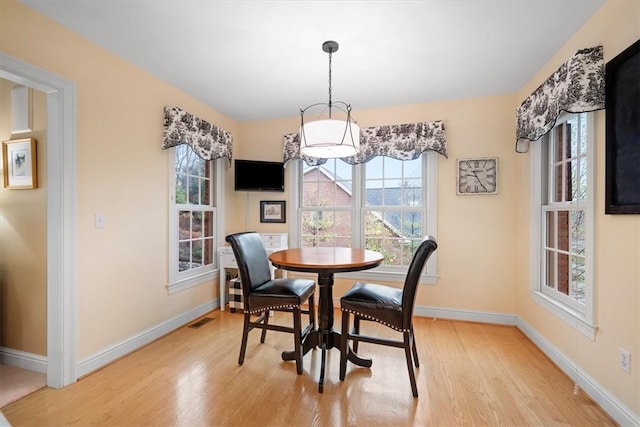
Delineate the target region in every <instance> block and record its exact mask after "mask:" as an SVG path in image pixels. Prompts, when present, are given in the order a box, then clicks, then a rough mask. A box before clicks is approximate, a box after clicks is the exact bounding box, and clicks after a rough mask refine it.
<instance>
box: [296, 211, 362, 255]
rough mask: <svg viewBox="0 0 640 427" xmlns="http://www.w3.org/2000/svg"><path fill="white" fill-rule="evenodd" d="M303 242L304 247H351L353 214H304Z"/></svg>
mask: <svg viewBox="0 0 640 427" xmlns="http://www.w3.org/2000/svg"><path fill="white" fill-rule="evenodd" d="M302 242H303V246H304V247H316V246H321V247H328V246H334V245H335V246H344V247H351V212H350V211H348V212H336V211H305V212H303V213H302Z"/></svg>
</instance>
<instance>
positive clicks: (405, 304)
mask: <svg viewBox="0 0 640 427" xmlns="http://www.w3.org/2000/svg"><path fill="white" fill-rule="evenodd" d="M437 247H438V244H437V243H436V241H435V239H434V238H433V237H432V236H425V237H424V238H423V239H422V242H420V245H419V246H418V249H416V251H415V253H414V254H413V258H412V259H411V264H409V269H408V270H407V277H406V278H405V279H404V288H403V290H402V323H403V327H404V328H409V327H410V326H411V319H412V317H413V307H414V304H415V299H416V291H417V290H418V283H419V282H420V275H421V274H422V269H423V268H424V266H425V264H426V263H427V260H428V259H429V257H430V256H431V254H432V253H433V252H434V251H435V250H436V248H437Z"/></svg>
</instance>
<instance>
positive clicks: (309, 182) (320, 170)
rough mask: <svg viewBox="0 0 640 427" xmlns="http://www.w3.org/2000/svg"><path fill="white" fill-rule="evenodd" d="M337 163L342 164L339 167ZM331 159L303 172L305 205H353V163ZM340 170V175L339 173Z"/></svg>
mask: <svg viewBox="0 0 640 427" xmlns="http://www.w3.org/2000/svg"><path fill="white" fill-rule="evenodd" d="M337 163H341V164H342V165H341V166H340V167H339V168H338V167H337V165H336V164H337ZM343 165H346V163H344V162H342V161H337V160H335V159H330V160H329V161H327V163H325V164H324V165H321V166H314V167H311V168H307V169H305V170H304V172H303V185H302V199H303V206H351V205H352V182H351V175H352V172H351V169H352V167H351V165H348V167H345V166H343ZM338 170H339V173H340V175H338V174H337V171H338Z"/></svg>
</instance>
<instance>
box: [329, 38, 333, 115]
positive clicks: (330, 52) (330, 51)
mask: <svg viewBox="0 0 640 427" xmlns="http://www.w3.org/2000/svg"><path fill="white" fill-rule="evenodd" d="M332 53H333V49H329V118H331V54H332Z"/></svg>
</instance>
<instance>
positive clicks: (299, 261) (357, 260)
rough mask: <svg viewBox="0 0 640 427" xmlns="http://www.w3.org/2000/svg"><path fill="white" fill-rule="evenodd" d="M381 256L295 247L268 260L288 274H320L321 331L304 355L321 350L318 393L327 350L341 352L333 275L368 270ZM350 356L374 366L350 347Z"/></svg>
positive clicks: (306, 344) (305, 345)
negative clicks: (334, 316)
mask: <svg viewBox="0 0 640 427" xmlns="http://www.w3.org/2000/svg"><path fill="white" fill-rule="evenodd" d="M383 259H384V257H383V256H382V254H380V253H378V252H375V251H370V250H367V249H354V248H341V247H338V248H333V247H331V248H320V247H312V248H292V249H285V250H281V251H277V252H273V253H272V254H270V255H269V261H271V264H273V266H274V267H276V268H280V269H283V270H289V271H299V272H304V273H316V274H317V275H318V289H319V293H320V297H319V300H318V328H317V329H316V330H314V331H311V332H310V333H309V334H308V335H307V337H306V338H305V340H304V342H303V354H307V352H308V351H309V350H311V349H312V348H315V347H319V348H321V349H322V362H321V363H322V364H321V368H320V378H319V381H318V390H319V391H320V393H322V391H323V386H324V368H325V363H326V355H327V350H329V349H332V348H336V349H338V350H339V349H340V332H337V331H334V330H333V275H334V274H335V273H344V272H349V271H360V270H368V269H371V268H374V267H377V266H378V265H380V264H381V263H382V260H383ZM348 351H349V354H348V355H347V357H348V359H349V361H350V362H352V363H354V364H356V365H359V366H364V367H371V364H372V361H371V359H365V358H361V357H359V356H358V355H357V354H356V353H355V352H354V351H353V350H352V349H351V348H349V350H348ZM294 358H295V356H294V352H293V351H290V352H289V351H287V352H283V353H282V359H283V360H294Z"/></svg>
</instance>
